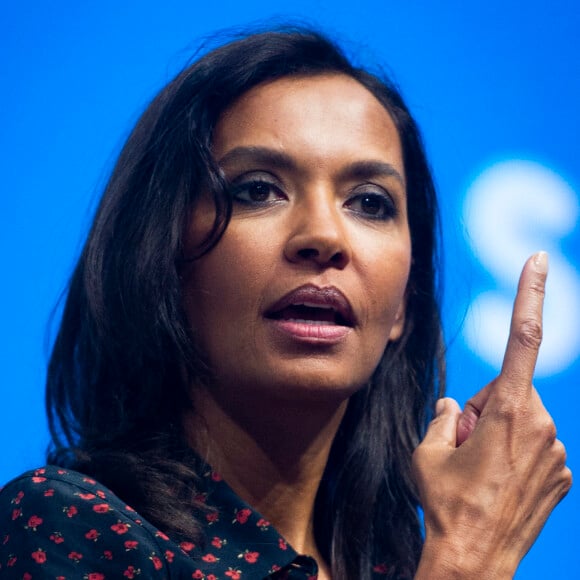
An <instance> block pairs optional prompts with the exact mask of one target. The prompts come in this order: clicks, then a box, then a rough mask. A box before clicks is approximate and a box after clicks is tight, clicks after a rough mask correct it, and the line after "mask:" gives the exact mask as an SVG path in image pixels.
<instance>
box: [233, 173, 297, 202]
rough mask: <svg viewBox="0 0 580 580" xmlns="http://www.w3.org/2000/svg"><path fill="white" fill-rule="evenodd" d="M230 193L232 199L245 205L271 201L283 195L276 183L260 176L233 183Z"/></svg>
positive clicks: (281, 197)
mask: <svg viewBox="0 0 580 580" xmlns="http://www.w3.org/2000/svg"><path fill="white" fill-rule="evenodd" d="M230 194H231V196H232V198H233V200H234V201H237V202H240V203H242V204H247V205H259V204H267V203H272V202H275V201H277V200H279V199H284V197H285V196H284V193H283V192H282V190H281V189H280V188H279V187H278V186H277V185H275V184H274V183H271V182H270V181H267V180H265V179H263V178H261V177H258V178H251V179H244V180H243V181H240V182H238V183H234V184H233V185H232V187H231V188H230Z"/></svg>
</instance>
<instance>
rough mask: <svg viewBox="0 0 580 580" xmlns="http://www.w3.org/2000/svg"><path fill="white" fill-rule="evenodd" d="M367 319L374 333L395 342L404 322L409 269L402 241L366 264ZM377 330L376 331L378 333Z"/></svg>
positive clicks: (406, 245)
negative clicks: (368, 310) (367, 274)
mask: <svg viewBox="0 0 580 580" xmlns="http://www.w3.org/2000/svg"><path fill="white" fill-rule="evenodd" d="M369 268H370V273H369V277H370V278H371V280H372V281H370V282H369V283H368V284H367V286H368V290H369V302H370V310H371V311H370V313H369V314H370V316H371V317H372V318H373V319H374V321H375V323H376V327H377V332H381V333H382V334H383V335H384V336H385V337H386V338H385V344H386V342H387V341H388V340H396V339H397V338H398V337H399V336H400V334H401V332H402V329H403V326H404V322H405V295H406V290H407V284H408V281H409V272H410V268H411V247H410V242H409V243H407V242H406V240H405V239H403V240H402V241H401V242H400V243H398V244H395V245H390V246H389V247H388V251H387V250H385V251H384V252H382V253H381V252H379V253H377V256H376V258H375V261H374V263H373V264H372V265H369ZM379 328H380V331H379V330H378V329H379Z"/></svg>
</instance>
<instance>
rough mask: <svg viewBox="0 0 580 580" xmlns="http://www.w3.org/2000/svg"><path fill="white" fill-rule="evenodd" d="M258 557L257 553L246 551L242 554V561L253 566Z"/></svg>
mask: <svg viewBox="0 0 580 580" xmlns="http://www.w3.org/2000/svg"><path fill="white" fill-rule="evenodd" d="M259 555H260V553H259V552H249V551H248V550H246V551H245V552H244V554H243V556H244V560H245V561H246V562H247V563H248V564H255V563H256V562H257V561H258V556H259Z"/></svg>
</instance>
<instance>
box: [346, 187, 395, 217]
mask: <svg viewBox="0 0 580 580" xmlns="http://www.w3.org/2000/svg"><path fill="white" fill-rule="evenodd" d="M345 206H346V207H347V208H348V209H349V210H351V211H353V212H355V213H357V214H360V215H361V216H362V217H365V218H369V219H375V220H388V219H391V218H393V217H395V216H396V215H397V208H396V206H395V203H394V202H393V200H392V198H391V196H390V195H389V194H388V193H386V192H381V193H378V192H363V193H359V194H356V195H354V196H352V197H350V198H349V199H348V200H347V202H346V204H345Z"/></svg>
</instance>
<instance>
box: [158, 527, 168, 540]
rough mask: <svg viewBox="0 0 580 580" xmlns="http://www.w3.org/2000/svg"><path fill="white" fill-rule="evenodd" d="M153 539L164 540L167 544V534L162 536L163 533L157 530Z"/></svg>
mask: <svg viewBox="0 0 580 580" xmlns="http://www.w3.org/2000/svg"><path fill="white" fill-rule="evenodd" d="M155 537H156V538H161V539H162V540H165V541H167V542H168V541H169V536H168V535H167V534H164V533H163V532H160V531H159V530H157V531H156V532H155Z"/></svg>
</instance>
